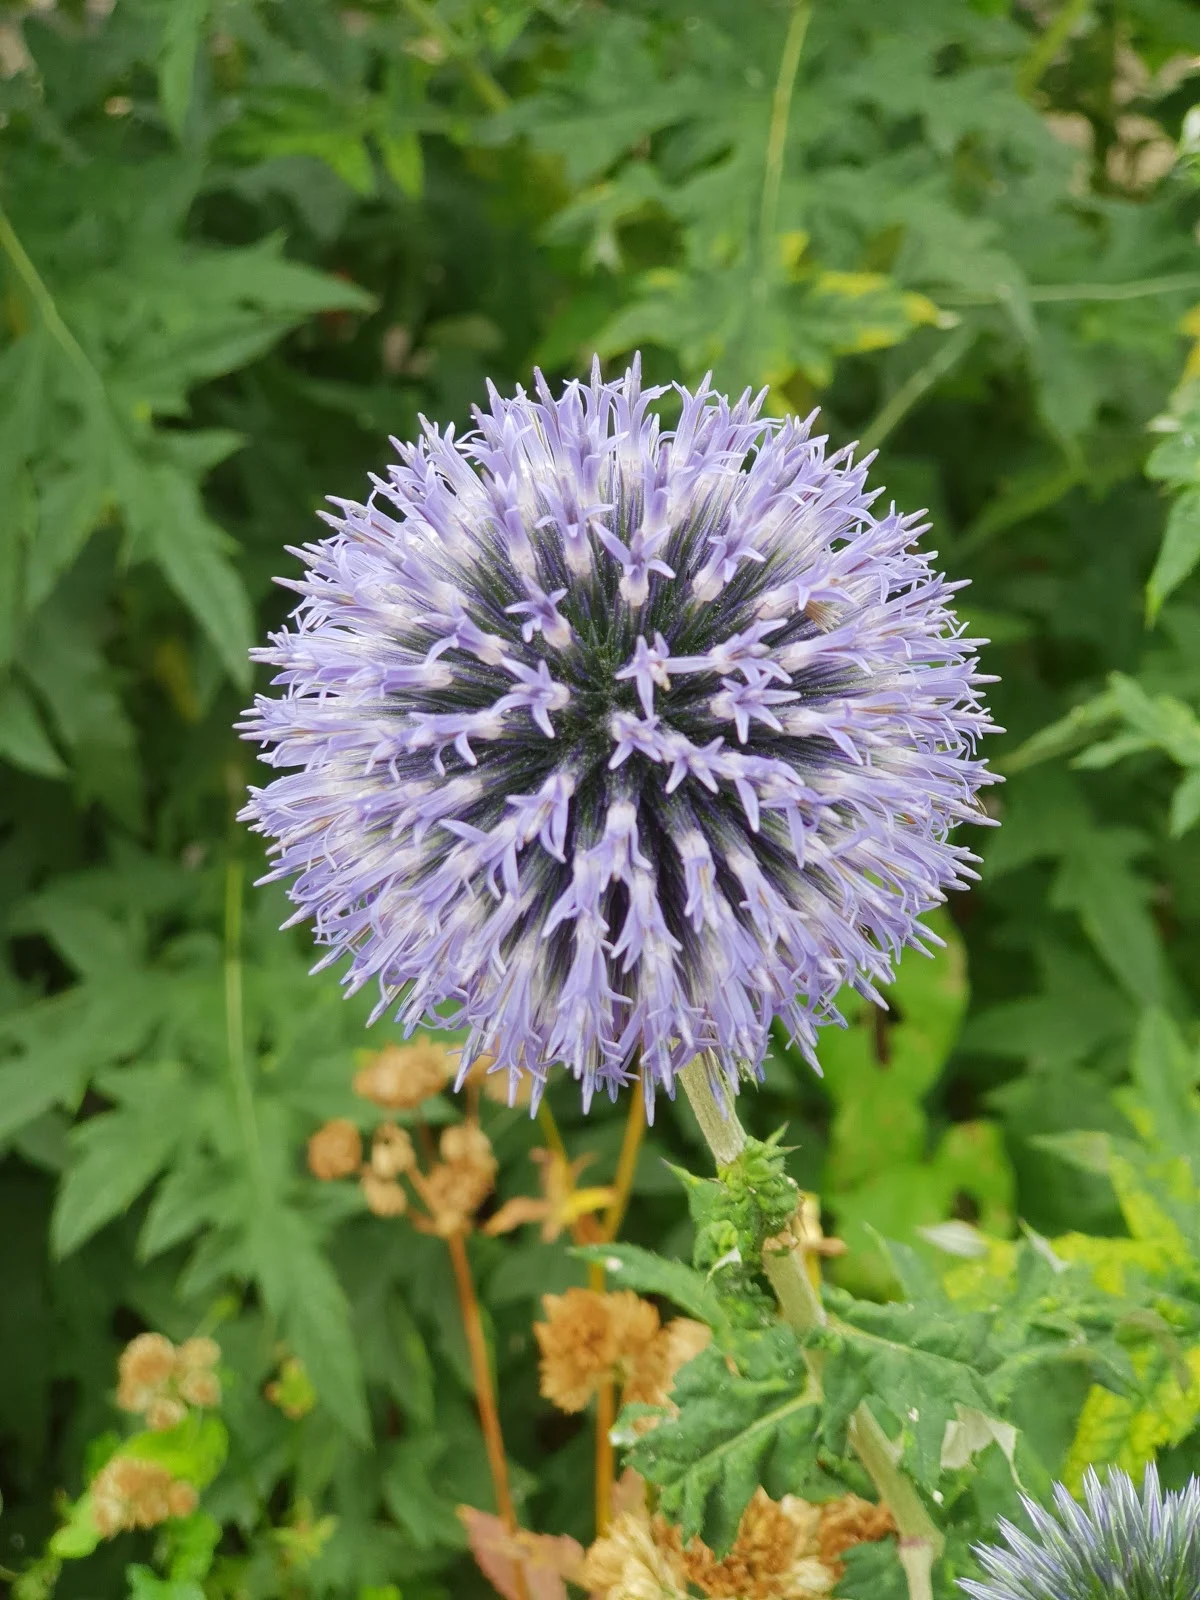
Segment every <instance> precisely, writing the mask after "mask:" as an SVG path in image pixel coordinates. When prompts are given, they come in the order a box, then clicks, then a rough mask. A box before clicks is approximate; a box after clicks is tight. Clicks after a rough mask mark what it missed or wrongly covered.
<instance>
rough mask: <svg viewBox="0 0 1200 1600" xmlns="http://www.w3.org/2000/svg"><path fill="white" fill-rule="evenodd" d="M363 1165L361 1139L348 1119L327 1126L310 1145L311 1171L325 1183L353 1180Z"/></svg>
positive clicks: (318, 1130) (309, 1168)
mask: <svg viewBox="0 0 1200 1600" xmlns="http://www.w3.org/2000/svg"><path fill="white" fill-rule="evenodd" d="M361 1163H362V1135H361V1134H360V1133H359V1131H358V1129H357V1128H356V1127H355V1126H354V1124H353V1123H352V1122H351V1121H350V1120H349V1118H347V1117H337V1118H335V1119H334V1121H333V1122H327V1123H326V1124H325V1126H324V1127H323V1128H318V1129H317V1131H316V1133H314V1134H313V1136H312V1138H311V1139H310V1140H309V1141H308V1170H309V1171H310V1172H311V1173H312V1175H313V1177H314V1178H320V1179H321V1181H322V1182H323V1183H328V1182H330V1181H331V1180H333V1179H334V1178H348V1177H350V1175H351V1173H354V1172H357V1171H358V1169H359V1166H360V1165H361Z"/></svg>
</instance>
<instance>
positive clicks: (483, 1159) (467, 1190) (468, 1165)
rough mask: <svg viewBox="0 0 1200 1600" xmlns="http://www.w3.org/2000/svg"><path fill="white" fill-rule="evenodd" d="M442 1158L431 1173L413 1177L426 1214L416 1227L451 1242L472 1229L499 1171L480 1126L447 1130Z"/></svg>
mask: <svg viewBox="0 0 1200 1600" xmlns="http://www.w3.org/2000/svg"><path fill="white" fill-rule="evenodd" d="M438 1154H439V1156H440V1157H441V1159H440V1160H439V1161H436V1162H434V1163H433V1165H432V1166H431V1167H430V1168H429V1170H428V1171H427V1172H421V1171H420V1169H414V1170H413V1172H411V1173H410V1174H409V1176H410V1178H411V1180H412V1186H413V1188H414V1189H415V1190H416V1191H417V1194H418V1195H419V1196H420V1198H421V1202H422V1204H423V1205H424V1207H425V1212H426V1215H425V1216H419V1215H417V1216H414V1217H413V1226H414V1227H415V1228H417V1229H419V1230H420V1231H421V1232H422V1233H436V1234H437V1235H438V1236H439V1237H440V1238H443V1239H448V1238H449V1237H450V1235H451V1234H454V1233H461V1232H462V1231H463V1230H465V1229H466V1228H469V1227H470V1226H471V1225H472V1223H473V1222H474V1220H475V1213H476V1212H477V1211H478V1210H479V1207H480V1206H481V1205H482V1204H483V1202H484V1201H485V1200H486V1199H487V1197H488V1195H489V1194H490V1193H491V1192H492V1185H493V1184H494V1183H495V1181H496V1172H497V1170H498V1169H497V1163H496V1158H495V1156H494V1155H493V1154H492V1145H491V1140H490V1139H489V1138H488V1136H487V1134H486V1133H484V1131H483V1129H482V1128H481V1127H480V1126H479V1124H478V1123H477V1122H458V1123H455V1124H454V1125H453V1126H452V1127H449V1128H444V1129H443V1130H442V1137H441V1140H440V1141H439V1144H438Z"/></svg>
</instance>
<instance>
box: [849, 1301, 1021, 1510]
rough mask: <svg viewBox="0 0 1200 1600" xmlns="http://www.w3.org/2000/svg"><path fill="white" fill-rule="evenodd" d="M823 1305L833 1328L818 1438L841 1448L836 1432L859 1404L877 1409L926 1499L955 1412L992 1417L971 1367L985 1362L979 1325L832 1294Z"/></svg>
mask: <svg viewBox="0 0 1200 1600" xmlns="http://www.w3.org/2000/svg"><path fill="white" fill-rule="evenodd" d="M830 1303H831V1308H832V1310H833V1311H834V1312H835V1313H836V1324H831V1327H832V1328H833V1329H834V1331H833V1332H832V1333H831V1335H830V1337H829V1342H828V1345H827V1347H826V1348H825V1350H824V1354H823V1358H822V1367H821V1382H822V1388H823V1390H824V1399H825V1403H824V1408H823V1411H822V1418H821V1427H822V1432H823V1434H824V1435H825V1437H826V1438H827V1439H828V1440H829V1441H830V1443H831V1445H832V1446H833V1448H834V1449H841V1448H844V1445H843V1440H844V1430H845V1428H846V1426H847V1424H848V1423H849V1420H850V1418H851V1416H852V1415H853V1414H854V1412H855V1410H856V1409H857V1408H858V1406H859V1405H860V1404H861V1403H862V1401H864V1400H867V1399H875V1400H879V1401H882V1403H883V1404H884V1405H885V1406H887V1408H888V1410H889V1411H890V1412H891V1413H892V1415H893V1416H894V1417H895V1418H896V1420H897V1421H898V1422H899V1424H900V1437H901V1442H902V1460H903V1461H904V1463H905V1465H906V1466H907V1467H908V1469H909V1470H910V1471H911V1473H912V1475H913V1477H914V1479H915V1480H916V1482H917V1483H919V1484H920V1485H921V1486H922V1487H924V1488H925V1489H927V1490H930V1491H932V1490H933V1489H935V1488H936V1487H937V1483H938V1478H939V1475H940V1473H941V1470H942V1467H941V1458H942V1449H943V1444H944V1441H945V1438H946V1430H947V1428H948V1426H949V1425H950V1424H952V1423H953V1422H954V1421H955V1418H956V1416H957V1407H958V1406H959V1405H962V1406H966V1407H969V1408H970V1409H972V1410H976V1411H980V1412H983V1413H985V1414H987V1415H993V1414H994V1410H995V1406H994V1402H993V1400H992V1397H991V1395H990V1394H989V1392H988V1389H987V1387H986V1385H985V1383H984V1381H983V1378H982V1376H981V1373H980V1371H979V1370H978V1366H977V1363H979V1362H980V1361H985V1362H988V1363H989V1364H990V1363H991V1361H992V1359H993V1358H991V1356H990V1354H989V1352H988V1350H987V1345H986V1326H985V1324H984V1321H983V1319H982V1318H979V1317H976V1318H971V1317H965V1316H963V1315H961V1313H960V1314H959V1315H958V1316H957V1317H951V1316H947V1315H946V1313H945V1311H944V1310H941V1311H939V1310H938V1309H936V1308H926V1307H918V1306H907V1305H875V1304H873V1303H871V1302H869V1301H861V1300H858V1301H856V1300H853V1299H852V1298H851V1297H850V1296H848V1295H844V1294H842V1293H840V1292H839V1291H836V1290H835V1291H831V1292H830Z"/></svg>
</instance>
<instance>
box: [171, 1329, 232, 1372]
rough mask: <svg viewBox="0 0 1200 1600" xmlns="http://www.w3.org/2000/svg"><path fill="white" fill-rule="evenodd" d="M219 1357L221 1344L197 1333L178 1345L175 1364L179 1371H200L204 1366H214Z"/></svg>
mask: <svg viewBox="0 0 1200 1600" xmlns="http://www.w3.org/2000/svg"><path fill="white" fill-rule="evenodd" d="M220 1359H221V1346H220V1345H219V1344H218V1343H217V1341H216V1340H215V1339H207V1338H205V1337H204V1336H203V1335H199V1334H198V1335H197V1336H196V1337H195V1338H194V1339H185V1340H184V1341H183V1343H182V1344H181V1345H180V1346H179V1350H178V1353H177V1355H176V1365H177V1367H178V1370H179V1371H180V1372H201V1371H203V1370H204V1368H206V1367H215V1366H216V1364H217V1362H218V1361H220Z"/></svg>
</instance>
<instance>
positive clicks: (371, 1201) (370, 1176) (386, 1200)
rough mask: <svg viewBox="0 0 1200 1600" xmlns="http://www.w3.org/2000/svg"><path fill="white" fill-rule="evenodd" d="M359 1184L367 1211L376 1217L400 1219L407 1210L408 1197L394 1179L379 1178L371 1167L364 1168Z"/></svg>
mask: <svg viewBox="0 0 1200 1600" xmlns="http://www.w3.org/2000/svg"><path fill="white" fill-rule="evenodd" d="M359 1182H360V1183H361V1185H362V1192H363V1199H364V1200H365V1201H366V1202H367V1210H368V1211H371V1212H374V1214H375V1215H376V1216H377V1217H402V1216H403V1215H404V1213H405V1212H406V1211H407V1210H408V1195H407V1194H406V1193H405V1192H404V1186H403V1184H399V1183H397V1182H396V1180H395V1178H381V1177H380V1176H379V1174H378V1173H377V1172H375V1171H374V1170H373V1169H372V1168H371V1167H364V1169H363V1174H362V1177H361V1178H360V1179H359Z"/></svg>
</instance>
